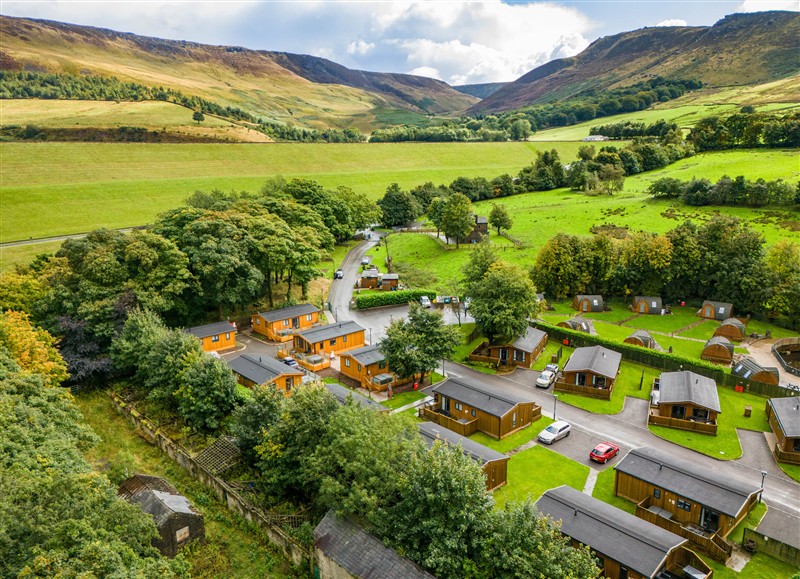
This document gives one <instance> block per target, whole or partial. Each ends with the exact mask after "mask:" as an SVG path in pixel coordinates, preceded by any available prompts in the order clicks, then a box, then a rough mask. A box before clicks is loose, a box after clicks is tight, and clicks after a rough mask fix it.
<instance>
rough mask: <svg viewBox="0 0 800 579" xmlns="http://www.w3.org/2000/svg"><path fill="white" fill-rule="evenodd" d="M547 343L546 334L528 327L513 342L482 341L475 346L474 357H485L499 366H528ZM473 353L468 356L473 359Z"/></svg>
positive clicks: (483, 359)
mask: <svg viewBox="0 0 800 579" xmlns="http://www.w3.org/2000/svg"><path fill="white" fill-rule="evenodd" d="M546 345H547V334H546V333H545V332H543V331H542V330H538V329H536V328H531V327H528V329H527V330H526V331H525V334H524V335H522V336H519V337H517V339H515V340H514V341H513V342H508V341H504V340H498V341H496V342H495V343H493V344H487V343H486V342H484V343H483V344H481V345H480V346H478V348H476V350H475V352H473V354H475V356H476V357H475V359H478V358H479V359H480V360H482V361H487V360H486V358H488V359H489V360H491V361H493V362H494V363H496V364H499V365H501V366H522V367H523V368H530V367H531V364H533V362H534V361H535V360H536V358H537V357H538V356H539V354H540V353H541V352H542V350H543V349H544V347H545V346H546ZM473 354H470V356H469V358H470V359H471V360H472V359H473Z"/></svg>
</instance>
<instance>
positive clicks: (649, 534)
mask: <svg viewBox="0 0 800 579" xmlns="http://www.w3.org/2000/svg"><path fill="white" fill-rule="evenodd" d="M536 508H537V510H538V511H539V512H540V513H542V514H543V515H547V516H548V517H549V518H551V519H552V520H553V521H554V522H556V523H557V522H559V521H560V522H561V526H560V528H559V530H560V531H561V532H562V533H564V534H565V535H566V536H568V537H569V538H570V539H572V541H573V545H574V546H576V547H577V546H580V545H586V546H588V547H589V548H590V549H591V550H592V554H593V555H594V557H595V558H596V559H597V562H598V566H599V567H600V569H602V570H603V571H602V575H603V576H604V577H613V578H620V577H626V578H629V579H633V578H644V577H647V578H649V579H652V578H656V577H658V578H659V579H661V578H662V577H666V576H667V575H666V574H664V572H667V573H670V575H668V576H669V577H693V578H694V577H696V578H698V579H700V578H703V577H709V576H710V575H711V568H710V567H709V566H708V565H706V563H705V562H704V561H703V560H702V559H701V558H700V557H698V556H697V554H695V553H694V552H693V551H691V550H690V549H688V548H687V545H688V541H687V540H686V539H685V538H683V537H680V536H678V535H676V534H675V533H671V532H670V531H668V530H666V529H662V528H661V527H658V526H656V525H653V524H652V523H649V522H647V521H645V520H642V519H640V518H638V517H635V516H634V515H631V514H629V513H626V512H625V511H623V510H621V509H618V508H616V507H613V506H611V505H609V504H608V503H604V502H603V501H601V500H599V499H596V498H594V497H591V496H589V495H586V494H584V493H582V492H580V491H577V490H575V489H573V488H572V487H570V486H567V485H562V486H560V487H557V488H554V489H550V490H548V491H546V492H545V493H544V494H543V495H542V496H541V498H539V500H538V501H536Z"/></svg>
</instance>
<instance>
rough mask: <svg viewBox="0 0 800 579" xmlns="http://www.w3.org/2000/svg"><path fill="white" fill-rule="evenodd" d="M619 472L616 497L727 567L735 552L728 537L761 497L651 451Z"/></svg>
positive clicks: (637, 453) (748, 486) (636, 454)
mask: <svg viewBox="0 0 800 579" xmlns="http://www.w3.org/2000/svg"><path fill="white" fill-rule="evenodd" d="M615 471H616V473H615V476H616V478H615V481H614V494H615V495H616V496H618V497H623V498H626V499H628V500H630V501H633V502H634V503H637V507H636V516H637V517H639V518H642V519H645V520H646V521H650V522H651V523H653V524H655V525H658V526H659V527H662V528H664V529H667V530H669V531H672V532H673V533H675V534H676V535H680V536H681V537H685V538H687V539H689V541H691V542H692V543H694V544H695V545H696V546H697V548H698V549H699V550H701V551H703V552H705V553H706V554H708V555H710V556H711V557H712V558H714V559H715V560H717V561H721V562H723V563H724V562H725V561H726V560H727V558H728V557H729V556H730V554H731V551H732V549H733V546H732V545H731V544H730V543H728V542H727V541H726V540H725V537H727V536H728V534H729V533H730V532H731V531H732V530H733V529H734V527H736V525H738V524H739V523H740V522H741V521H742V519H744V517H745V516H746V515H747V513H749V512H750V511H751V510H752V509H753V507H755V505H756V503H757V502H758V499H759V497H760V495H761V488H760V486H759V485H758V484H755V483H745V482H742V481H741V480H739V479H731V478H727V479H725V480H722V479H721V478H720V477H719V476H717V475H716V474H715V473H714V472H713V471H709V470H708V469H705V468H702V467H699V466H698V465H697V464H695V463H693V462H688V461H684V460H681V459H678V458H676V457H675V456H674V455H672V454H670V453H666V452H661V451H659V450H656V449H655V448H651V447H642V448H637V449H634V450H632V451H630V452H629V453H628V454H627V455H626V456H625V458H624V459H622V460H621V461H620V462H619V464H617V466H616V467H615ZM756 475H757V471H755V473H754V475H753V476H754V477H755V478H758V477H757V476H756Z"/></svg>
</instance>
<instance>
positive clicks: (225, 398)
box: [174, 351, 239, 432]
mask: <svg viewBox="0 0 800 579" xmlns="http://www.w3.org/2000/svg"><path fill="white" fill-rule="evenodd" d="M183 363H184V370H183V373H182V374H181V377H180V386H179V387H178V389H177V390H175V392H174V396H175V401H176V404H177V408H178V414H180V416H181V418H183V419H184V420H185V421H186V423H187V424H188V425H189V426H191V427H192V428H195V429H196V430H199V431H201V432H213V431H215V430H217V429H218V428H219V425H220V421H221V420H222V419H223V418H224V417H226V416H228V414H230V413H231V411H232V410H233V408H234V407H235V406H236V404H237V402H238V399H239V397H238V394H237V391H236V378H234V377H233V372H232V371H231V369H230V368H229V367H228V365H227V364H226V363H225V362H224V361H223V360H220V359H219V358H213V357H211V356H209V355H208V354H206V353H205V352H203V351H195V352H193V353H192V354H191V355H189V356H188V357H187V358H186V359H184V361H183Z"/></svg>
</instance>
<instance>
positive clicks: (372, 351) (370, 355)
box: [342, 344, 386, 366]
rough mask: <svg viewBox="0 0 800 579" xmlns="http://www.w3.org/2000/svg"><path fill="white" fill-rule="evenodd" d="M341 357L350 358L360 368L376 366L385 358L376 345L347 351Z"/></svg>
mask: <svg viewBox="0 0 800 579" xmlns="http://www.w3.org/2000/svg"><path fill="white" fill-rule="evenodd" d="M342 355H343V356H351V357H352V358H354V359H355V360H356V362H358V363H359V364H361V365H362V366H369V365H370V364H377V363H379V362H383V361H384V360H385V359H386V357H385V356H384V355H383V353H382V352H381V350H380V347H379V346H378V344H371V345H369V346H364V347H363V348H356V349H355V350H348V351H347V352H345V353H343V354H342Z"/></svg>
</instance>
